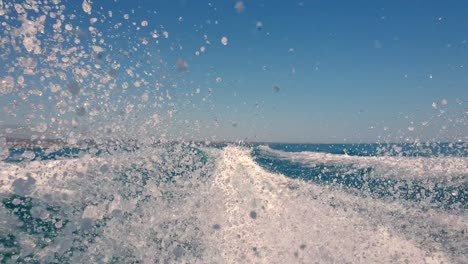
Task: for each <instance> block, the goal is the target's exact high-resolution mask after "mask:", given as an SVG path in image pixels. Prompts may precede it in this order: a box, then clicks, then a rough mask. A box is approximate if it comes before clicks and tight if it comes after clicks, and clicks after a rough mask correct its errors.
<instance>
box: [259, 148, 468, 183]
mask: <svg viewBox="0 0 468 264" xmlns="http://www.w3.org/2000/svg"><path fill="white" fill-rule="evenodd" d="M259 149H260V150H261V151H263V152H264V153H266V154H270V155H273V156H275V157H277V158H280V159H284V160H289V161H292V162H297V163H300V164H303V165H305V166H308V167H312V168H313V167H317V166H321V165H331V166H353V167H354V168H358V169H365V168H374V169H375V170H376V175H379V176H384V177H385V176H386V177H399V178H436V177H437V178H450V177H460V176H468V167H467V164H468V158H466V157H396V156H381V157H376V156H372V157H363V156H351V155H341V154H331V153H323V152H309V151H302V152H286V151H281V150H276V149H272V148H270V147H268V146H259Z"/></svg>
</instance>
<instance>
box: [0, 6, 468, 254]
mask: <svg viewBox="0 0 468 264" xmlns="http://www.w3.org/2000/svg"><path fill="white" fill-rule="evenodd" d="M136 2H138V1H136ZM181 2H184V1H181ZM301 3H302V2H301ZM120 4H123V2H118V3H117V2H116V4H115V6H114V5H113V4H108V6H105V7H104V6H101V5H100V3H98V1H90V0H84V1H79V3H78V1H62V0H50V1H46V0H43V1H35V0H25V1H2V0H0V25H1V26H0V58H1V62H2V63H1V64H0V73H1V74H0V96H1V97H0V103H1V104H2V105H1V111H2V112H1V115H2V119H1V120H0V121H1V122H4V121H5V122H6V121H8V122H12V123H13V124H16V125H18V126H14V127H13V128H12V127H7V128H5V129H3V127H1V128H2V131H0V132H1V134H0V263H467V262H468V257H467V256H468V239H467V237H468V236H467V233H466V232H468V215H467V209H468V208H467V207H468V198H467V192H468V181H467V179H468V178H467V177H468V169H467V166H468V160H467V159H468V151H467V148H468V146H467V145H466V143H461V142H462V140H461V138H465V139H466V137H463V135H462V136H459V135H458V134H457V133H455V132H457V131H456V129H457V128H459V127H463V126H464V125H466V111H465V112H464V113H463V114H462V116H461V117H460V116H456V115H452V113H451V112H450V111H448V110H447V109H448V108H447V104H448V102H447V100H446V99H443V100H442V101H441V103H440V105H438V104H437V103H435V102H434V103H433V105H432V108H433V109H434V110H435V111H436V112H437V113H436V114H437V116H436V117H432V118H431V119H430V120H429V121H431V122H432V121H434V120H435V121H437V122H439V121H440V120H442V121H441V122H440V123H437V122H435V121H434V122H432V123H434V124H432V123H431V122H429V121H425V122H423V123H422V124H421V127H422V128H420V129H421V130H423V129H435V128H434V127H437V129H440V131H435V133H434V134H437V133H439V132H440V133H443V132H444V131H452V130H453V131H455V132H454V134H456V135H457V138H456V139H454V140H453V142H457V143H428V144H426V143H421V140H420V139H419V137H418V135H417V133H416V132H418V127H417V125H416V124H413V121H410V126H409V127H408V128H407V129H408V131H409V132H411V133H412V134H410V136H408V135H407V134H405V133H404V132H401V131H399V132H398V133H396V134H392V135H390V134H389V135H388V140H387V135H384V137H383V138H385V139H386V140H385V141H392V140H391V139H393V138H396V139H398V140H397V141H404V142H412V143H411V144H410V143H408V144H354V145H353V144H347V145H337V144H322V145H310V144H295V145H291V144H245V143H242V142H239V143H236V144H234V143H230V144H224V143H219V144H214V143H211V142H210V141H215V142H218V141H219V142H224V141H225V140H223V139H224V138H223V135H218V136H216V135H212V136H211V137H210V136H207V137H206V138H204V137H203V136H202V135H208V134H209V133H206V131H208V132H210V131H211V129H213V128H219V127H222V126H226V124H228V125H227V126H229V128H231V127H232V128H233V129H235V128H236V127H237V126H238V123H237V122H236V121H233V120H232V119H230V118H225V119H226V120H219V119H218V116H217V115H213V116H215V117H214V119H213V122H210V125H209V126H210V127H204V125H203V124H205V125H206V124H207V123H206V122H205V123H203V122H202V121H200V120H198V117H197V116H196V115H193V116H190V114H191V113H192V112H193V111H197V110H200V109H201V110H200V112H203V111H205V110H207V109H208V110H212V111H215V110H213V109H214V108H212V106H213V105H216V104H218V102H213V101H211V100H213V98H212V91H213V90H212V87H213V86H214V85H216V84H219V83H222V82H223V78H221V77H220V76H219V75H218V72H216V70H212V69H211V66H207V67H208V68H210V70H209V72H204V73H198V74H199V75H201V76H203V77H204V78H205V77H206V80H205V79H203V80H201V81H200V80H199V81H193V80H191V79H190V78H187V79H185V75H183V74H188V72H189V71H190V69H191V68H190V66H189V61H188V59H187V58H185V57H184V56H181V57H178V55H177V56H176V57H177V58H176V57H174V58H171V55H168V56H167V57H169V58H170V59H169V60H170V61H166V60H165V59H164V58H165V55H166V53H168V54H172V53H171V52H174V51H181V50H183V49H184V43H180V42H179V41H178V37H175V38H174V39H172V38H171V34H172V33H171V32H170V31H168V29H166V27H165V26H164V25H161V24H158V21H159V20H158V19H159V16H160V15H161V14H160V13H158V12H157V11H156V10H144V11H147V12H146V13H145V16H148V17H150V18H151V19H149V18H148V19H146V18H145V19H144V18H141V17H138V16H137V15H135V10H134V9H129V10H127V8H120V7H119V5H120ZM126 4H128V2H126ZM207 4H208V5H207V6H208V8H209V10H211V11H213V12H215V11H217V10H218V9H217V7H216V6H214V5H213V4H212V3H207ZM298 6H301V4H300V3H299V5H298ZM138 8H139V9H140V11H141V9H145V8H144V7H141V6H139V7H138ZM231 9H232V10H231V11H234V12H237V14H238V15H241V13H243V12H244V11H245V9H246V6H245V3H244V2H243V1H237V2H235V3H233V4H232V8H231ZM211 11H210V12H211ZM174 19H177V21H178V22H177V23H182V22H183V17H181V16H180V17H174ZM218 22H219V21H218V19H217V16H216V15H213V17H212V18H210V19H208V20H207V21H206V24H207V25H218ZM253 25H254V26H255V27H254V31H255V32H260V31H262V30H263V23H262V22H260V21H254V23H253ZM202 29H203V26H200V28H195V30H194V31H196V32H197V34H198V33H199V34H200V46H199V47H196V51H195V52H194V55H193V56H196V57H200V56H202V55H203V54H204V53H205V52H208V51H209V50H210V49H211V48H212V47H213V46H214V44H213V43H215V42H216V43H217V45H219V46H220V47H221V48H227V47H229V46H230V45H231V43H233V42H234V43H235V40H234V41H233V40H232V39H230V37H229V36H227V35H228V33H229V32H222V34H221V33H220V32H218V30H215V32H216V34H213V35H214V36H212V35H211V34H208V33H206V32H204V31H203V30H202ZM226 31H228V30H227V29H226ZM265 34H267V35H268V34H269V33H268V32H266V33H265ZM179 37H180V36H179ZM377 46H381V44H379V45H377ZM213 50H215V54H216V52H220V51H219V50H218V51H216V49H215V48H213ZM288 52H289V53H293V52H294V49H293V48H289V49H288ZM175 54H178V53H175ZM315 66H316V68H317V67H318V64H316V65H315ZM195 68H196V67H195ZM266 69H267V67H266V66H263V67H262V70H266ZM197 70H198V69H194V72H195V73H196V72H197ZM294 71H295V69H294V68H293V70H292V72H294ZM431 78H432V75H431ZM194 79H197V78H194ZM202 84H203V85H202ZM229 85H232V83H229V84H228V86H226V87H229ZM202 86H203V87H202ZM205 86H206V87H205ZM200 87H202V88H200ZM272 88H273V91H272V92H274V93H279V92H280V91H282V90H281V89H280V87H279V86H278V85H274V86H272ZM270 92H271V91H270ZM233 96H236V95H235V93H234V95H233ZM260 99H262V98H260ZM260 99H259V100H258V102H256V103H255V106H254V107H252V109H253V108H255V109H257V108H258V107H259V105H260V104H261V102H262V100H260ZM226 100H229V98H227V99H226ZM222 103H223V100H221V102H219V104H222ZM243 103H245V102H243ZM244 105H246V104H244ZM459 105H461V104H459ZM246 107H247V106H246ZM178 111H181V112H182V114H180V115H177V114H178ZM228 111H229V112H234V113H235V112H236V110H235V109H231V108H229V109H228ZM215 114H216V113H215ZM256 114H257V112H256V113H254V115H256ZM209 118H211V115H210V117H209ZM219 118H220V119H221V118H222V117H221V116H220V117H219ZM193 119H195V120H193ZM200 119H201V118H200ZM247 119H248V118H247ZM211 123H212V124H211ZM429 123H431V124H429ZM1 125H3V123H2V124H1ZM429 125H433V126H432V127H430V126H429ZM439 126H440V128H439ZM25 127H26V128H27V130H28V131H27V132H24V131H23V129H24V128H25ZM240 129H241V128H240ZM298 129H299V128H298ZM3 130H5V131H3ZM226 131H227V130H226ZM384 131H386V130H384ZM453 131H452V132H453ZM462 131H463V130H462ZM242 132H244V131H242ZM21 133H23V134H22V135H21V136H22V137H23V138H20V139H18V138H16V139H15V138H14V137H15V136H18V135H19V134H21ZM240 134H245V133H240ZM253 134H254V133H252V136H255V135H253ZM7 138H9V140H10V141H7ZM11 138H13V139H11ZM194 139H197V140H194ZM15 140H19V141H20V142H19V143H18V142H15ZM21 140H23V141H21ZM435 141H436V140H435ZM192 142H195V143H192Z"/></svg>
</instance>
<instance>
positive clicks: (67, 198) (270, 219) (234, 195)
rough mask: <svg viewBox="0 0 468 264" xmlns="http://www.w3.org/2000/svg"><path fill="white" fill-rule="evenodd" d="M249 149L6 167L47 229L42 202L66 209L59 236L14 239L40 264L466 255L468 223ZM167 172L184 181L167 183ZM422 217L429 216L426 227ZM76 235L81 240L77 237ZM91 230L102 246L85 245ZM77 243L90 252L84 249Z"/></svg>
mask: <svg viewBox="0 0 468 264" xmlns="http://www.w3.org/2000/svg"><path fill="white" fill-rule="evenodd" d="M250 151H251V150H250V149H247V148H240V147H235V146H228V147H225V148H224V149H213V148H206V149H204V152H205V153H206V154H207V155H208V161H207V163H206V164H205V165H204V166H200V160H199V157H200V155H199V153H197V152H194V151H191V150H186V149H184V148H176V150H175V151H172V152H169V151H168V150H167V149H165V148H160V149H154V148H150V149H140V150H138V151H136V152H132V153H115V154H114V155H113V156H103V157H100V158H96V157H91V156H86V155H85V156H83V157H81V158H79V159H75V160H61V161H37V162H30V163H20V164H6V163H2V166H1V169H0V173H1V174H0V179H2V183H1V184H0V188H1V189H0V192H1V193H2V196H3V197H5V196H8V194H10V193H16V194H20V195H26V196H30V197H33V198H34V199H37V200H38V201H39V202H37V203H36V204H34V205H33V206H34V209H33V211H34V215H35V216H36V217H40V218H41V219H44V221H55V220H52V219H53V217H51V216H50V215H48V214H50V213H48V212H47V211H46V210H45V209H44V208H45V206H44V204H43V203H47V204H53V205H55V206H58V207H59V208H60V210H61V213H60V217H64V218H66V220H67V221H56V222H54V226H56V227H57V229H58V230H57V231H56V234H57V236H56V237H54V238H52V239H51V241H50V242H48V243H47V245H46V246H45V247H37V246H32V245H37V244H38V243H39V241H40V236H38V235H35V234H26V233H24V232H22V231H19V230H18V231H16V234H17V236H18V240H19V242H18V243H19V244H20V245H21V246H20V248H21V251H22V252H20V254H21V255H24V256H26V255H27V254H26V253H28V254H29V253H31V254H32V255H34V256H35V257H36V258H37V259H39V260H40V261H42V262H47V261H52V260H53V258H54V257H55V255H56V254H58V255H59V256H62V255H63V254H65V252H67V251H69V250H71V251H72V252H73V256H72V257H71V262H83V261H89V262H105V263H107V262H109V261H111V260H112V259H114V260H118V261H120V262H131V261H140V262H141V263H155V262H171V263H174V262H177V263H184V262H186V263H311V262H315V261H317V262H320V263H346V262H352V263H390V262H404V261H405V260H407V261H409V262H410V263H440V262H441V261H443V262H444V263H447V262H451V261H463V260H464V259H463V256H452V255H451V254H450V252H448V250H447V249H446V248H444V246H443V245H445V244H447V245H448V246H450V247H455V248H463V243H466V242H463V241H464V239H463V238H460V237H457V236H456V235H453V234H456V233H457V232H458V234H461V232H460V231H461V230H466V228H467V227H468V225H467V219H466V217H463V216H456V215H449V214H445V213H440V212H437V211H431V212H429V213H427V212H426V213H427V214H425V213H424V212H421V211H418V210H417V209H414V208H410V207H408V206H405V205H404V204H398V203H385V202H383V201H378V200H374V199H366V198H362V197H357V196H353V195H351V194H346V193H342V192H340V191H331V190H328V189H327V188H325V187H319V186H315V185H312V184H308V183H305V182H303V181H300V180H294V179H290V178H287V177H286V176H283V175H280V174H273V173H270V172H267V171H265V170H264V169H263V168H261V167H260V166H259V165H258V164H256V163H255V161H254V160H253V158H252V157H251V156H250ZM192 165H194V166H195V167H194V168H192V169H190V170H189V169H187V167H186V166H192ZM192 167H193V166H192ZM145 170H146V173H147V175H148V176H149V177H148V178H147V179H145V178H144V176H143V171H145ZM166 171H172V172H177V173H185V174H184V175H183V176H180V177H179V176H174V177H173V178H171V180H167V179H169V178H165V177H166V176H164V175H167V172H166ZM123 175H125V178H122V176H123ZM41 201H42V202H41ZM19 202H20V201H19ZM0 217H1V218H2V222H3V224H4V226H3V228H0V232H3V231H5V230H16V229H15V228H17V227H16V224H15V223H17V222H18V219H16V216H14V215H13V214H9V213H8V211H7V209H6V208H3V207H0ZM413 219H424V228H423V227H419V226H418V225H417V224H416V225H415V223H413V222H412V220H413ZM103 222H105V224H104V225H102V226H101V227H97V226H98V225H97V223H103ZM404 224H406V226H407V227H406V228H405V229H404V230H403V229H402V228H401V227H400V225H404ZM5 228H6V229H5ZM440 229H443V230H444V232H445V233H446V234H450V235H453V236H454V237H455V238H454V239H452V240H450V241H448V242H447V239H445V240H442V241H439V242H436V241H432V240H429V241H428V240H427V237H426V236H424V234H432V233H435V234H436V233H437V232H439V231H440ZM77 230H78V232H79V233H80V234H82V236H83V238H80V237H77V236H76V232H77ZM92 232H96V233H97V235H96V237H94V238H93V239H92V241H91V240H90V241H88V242H86V241H87V239H88V238H87V234H88V233H92ZM421 233H422V234H421ZM420 235H421V236H420ZM77 244H79V245H81V246H84V247H83V248H84V250H76V248H75V247H74V246H76V245H77ZM457 258H459V259H457Z"/></svg>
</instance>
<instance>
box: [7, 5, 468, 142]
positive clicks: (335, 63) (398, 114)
mask: <svg viewBox="0 0 468 264" xmlns="http://www.w3.org/2000/svg"><path fill="white" fill-rule="evenodd" d="M73 2H74V1H65V2H64V3H67V5H68V6H69V7H68V8H69V9H70V8H71V6H70V3H73ZM80 2H81V1H80ZM101 2H102V3H101ZM236 2H238V1H226V0H223V1H204V0H192V1H190V0H180V1H174V0H161V1H150V0H139V1H123V0H120V1H116V2H113V1H95V3H93V5H92V7H93V11H92V14H91V15H87V14H84V13H83V11H82V10H81V4H79V5H77V4H76V3H74V5H77V6H76V7H75V9H76V12H77V13H80V15H79V16H80V17H82V18H83V21H84V22H82V23H84V24H86V23H88V22H87V20H88V19H89V18H90V17H96V14H104V15H107V11H108V10H112V11H113V18H108V19H107V21H106V23H102V24H101V30H102V31H103V32H104V35H105V37H104V39H105V40H106V43H107V45H109V44H110V45H112V47H113V52H112V53H111V52H108V53H107V54H112V55H113V56H117V57H118V56H123V55H122V52H120V51H119V52H118V49H119V48H120V49H121V50H123V51H131V49H132V48H133V47H135V46H138V45H140V43H141V40H142V39H143V38H145V37H146V38H148V39H149V41H150V42H149V43H148V44H147V45H146V46H145V47H144V48H139V49H138V50H136V51H132V54H131V56H128V57H129V59H127V60H126V59H125V58H123V61H125V62H123V63H122V66H123V68H128V67H130V66H134V65H135V64H136V63H137V61H138V58H140V59H141V60H145V59H147V60H151V61H152V62H154V64H153V66H143V67H142V68H137V69H138V70H139V71H143V70H144V69H145V67H147V69H148V71H150V72H153V73H154V74H153V75H152V76H151V77H147V80H148V81H149V82H150V83H151V84H153V83H154V82H155V81H158V80H159V81H160V82H161V83H163V84H165V85H166V86H172V87H173V89H172V90H171V94H172V95H173V97H174V98H172V100H173V105H170V106H168V105H167V104H166V105H165V106H164V109H165V110H167V109H168V108H170V107H173V108H176V109H177V110H178V112H177V114H176V115H175V117H173V119H172V120H170V119H169V118H168V121H167V122H169V123H171V125H169V126H170V128H169V131H172V132H169V133H176V131H177V133H181V134H184V135H185V136H189V137H192V138H195V139H203V138H208V139H213V140H234V139H247V140H252V141H280V142H344V141H346V142H374V141H385V140H389V141H397V140H405V138H408V139H411V140H415V139H419V140H422V141H424V140H460V139H461V140H466V139H467V135H468V129H467V121H466V119H467V110H466V109H467V100H468V26H467V25H468V16H467V14H468V2H466V1H328V0H327V1H325V0H323V1H279V0H264V1H254V0H250V1H249V0H246V1H243V4H244V6H245V9H244V10H243V12H237V10H236V9H235V8H234V6H235V4H236ZM101 7H102V8H101ZM124 14H129V19H128V20H127V19H124V18H123V16H124ZM144 20H145V21H148V26H147V27H142V28H141V29H138V30H136V27H135V26H132V25H131V23H132V22H135V23H136V25H137V26H139V25H140V24H141V22H142V21H144ZM118 22H121V23H123V26H122V27H121V28H119V29H118V30H115V29H105V28H106V27H109V26H112V25H115V23H118ZM259 23H261V25H262V26H261V28H259V27H258V25H259ZM98 24H99V23H98ZM154 29H157V30H158V32H159V34H162V32H163V31H167V32H168V33H169V37H168V38H167V39H165V38H164V37H162V36H160V37H159V38H158V40H159V42H158V43H156V42H155V41H154V40H152V39H151V37H148V36H150V32H151V31H153V30H154ZM116 32H120V33H118V36H117V35H116ZM111 36H112V37H111ZM205 36H206V37H205ZM223 36H225V37H227V38H228V43H227V45H226V46H225V45H223V44H222V43H221V38H222V37H223ZM122 40H126V41H122ZM206 40H208V41H209V42H210V44H207V43H206ZM140 46H141V45H140ZM202 46H203V47H205V48H206V50H205V52H201V54H200V55H199V56H197V55H196V54H195V52H196V51H200V48H201V47H202ZM142 50H144V51H145V52H148V53H143V51H142ZM118 54H120V55H118ZM121 59H122V58H121ZM178 59H182V60H184V61H186V63H187V64H188V71H182V72H181V71H178V70H177V69H176V61H177V60H178ZM155 65H159V66H155ZM117 78H120V77H117ZM121 78H122V80H121V81H124V80H123V78H125V77H121ZM217 78H218V81H217ZM153 86H154V85H153ZM153 86H151V87H153ZM275 86H276V87H279V91H276V90H275V89H274V87H275ZM197 88H199V89H200V93H199V94H198V93H197ZM186 93H189V94H193V96H192V95H191V96H185V94H186ZM132 95H138V96H140V95H141V89H134V90H132V89H129V90H128V91H126V96H132ZM3 100H5V99H4V98H3ZM115 100H117V99H115ZM442 100H446V102H447V104H446V105H444V104H442ZM150 101H151V100H150ZM433 102H436V103H437V107H436V108H434V107H432V103H433ZM444 102H445V101H444ZM150 112H151V111H149V112H148V113H150ZM161 115H164V114H161ZM5 122H7V121H5ZM181 131H184V132H181Z"/></svg>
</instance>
